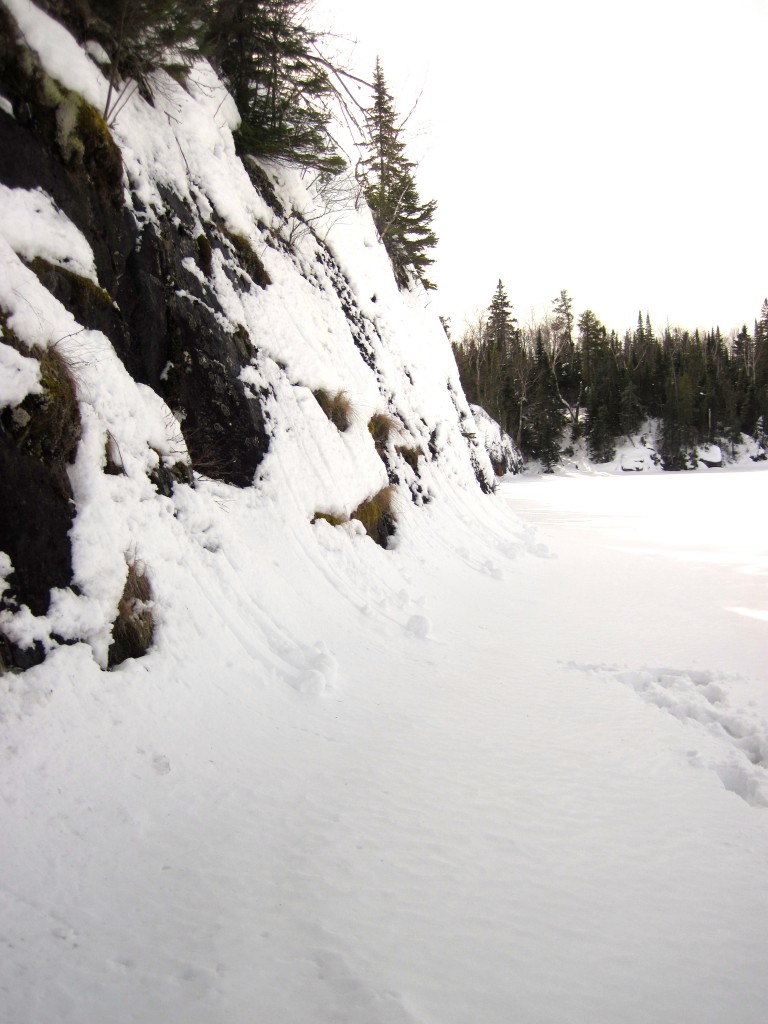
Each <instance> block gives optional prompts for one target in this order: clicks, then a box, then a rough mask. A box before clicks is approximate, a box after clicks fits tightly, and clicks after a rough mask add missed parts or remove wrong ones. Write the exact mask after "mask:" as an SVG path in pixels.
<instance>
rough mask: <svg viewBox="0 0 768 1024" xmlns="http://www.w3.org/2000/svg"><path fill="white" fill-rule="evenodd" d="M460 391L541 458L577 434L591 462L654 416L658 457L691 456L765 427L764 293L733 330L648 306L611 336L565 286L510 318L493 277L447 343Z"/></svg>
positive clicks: (528, 453)
mask: <svg viewBox="0 0 768 1024" xmlns="http://www.w3.org/2000/svg"><path fill="white" fill-rule="evenodd" d="M453 349H454V353H455V355H456V360H457V362H458V365H459V372H460V374H461V380H462V384H463V385H464V390H465V392H466V394H467V397H468V399H469V401H470V402H473V403H474V404H476V405H480V406H482V407H483V408H484V409H485V410H486V411H487V412H488V413H490V415H491V416H493V417H494V418H495V419H496V420H498V422H499V423H500V424H501V426H502V427H503V428H504V430H506V431H507V432H508V433H509V434H511V436H512V437H513V438H514V440H515V441H516V443H517V445H518V447H519V448H520V450H521V452H522V453H523V455H524V457H525V458H528V459H538V460H540V461H541V463H542V464H543V465H544V467H545V468H546V469H551V468H552V467H553V466H554V465H555V464H556V463H557V462H558V461H559V459H560V457H561V454H562V452H563V445H564V444H565V445H569V444H572V443H573V442H575V441H577V440H578V439H579V438H582V437H583V438H584V439H585V441H586V445H587V449H588V452H589V455H590V457H591V458H592V459H593V460H594V461H595V462H609V461H610V460H611V459H612V458H613V456H614V454H615V448H616V442H617V440H618V439H620V438H621V437H624V436H628V435H631V434H633V433H635V432H636V431H637V430H638V429H639V428H640V427H641V426H642V424H643V423H644V422H645V421H646V420H648V419H655V420H658V421H659V423H660V431H661V433H660V437H659V444H660V450H659V455H660V457H661V459H662V463H663V465H664V468H665V469H685V468H688V467H690V466H692V465H695V449H696V446H697V445H699V444H701V443H703V442H714V441H718V440H726V441H729V442H736V441H738V440H739V439H740V437H741V434H742V433H744V434H749V435H751V436H752V437H755V438H757V439H758V440H759V441H760V442H762V443H764V442H765V440H766V434H767V433H768V299H767V300H766V301H765V302H763V305H762V310H761V312H760V317H759V319H757V320H756V321H755V323H754V328H753V330H752V331H750V330H749V329H748V327H747V326H746V325H745V326H744V327H742V328H741V330H740V331H739V332H738V334H736V336H735V337H733V336H730V337H724V336H723V334H722V333H721V331H720V329H719V328H716V329H714V330H710V331H706V332H702V331H700V330H694V331H687V330H681V329H679V328H670V327H666V328H664V330H663V331H661V332H660V333H657V332H656V331H654V328H653V326H652V325H651V322H650V319H649V317H648V316H647V315H646V316H645V318H643V317H642V315H640V314H639V315H638V319H637V327H636V328H635V330H633V331H627V332H626V333H625V334H624V335H623V336H619V335H618V334H617V333H616V331H609V330H608V329H607V328H606V327H605V326H604V325H603V324H602V323H601V322H600V320H598V318H597V316H596V315H595V314H594V313H593V312H592V311H591V310H587V311H586V312H584V313H582V314H581V316H580V317H579V318H578V322H576V320H575V318H574V315H573V302H572V300H571V297H570V296H569V294H568V292H567V291H562V292H560V294H559V295H558V297H557V298H556V299H555V300H554V301H553V306H552V311H551V314H550V315H548V316H546V317H545V318H544V320H543V321H542V322H541V323H538V324H534V325H531V326H526V327H521V326H520V325H519V324H518V322H517V320H516V318H515V317H514V316H513V315H512V307H511V305H510V303H509V300H508V297H507V293H506V291H505V288H504V285H503V284H502V282H501V281H499V284H498V286H497V288H496V292H495V294H494V296H493V300H492V302H491V304H490V306H489V307H488V310H487V312H486V314H485V315H484V316H482V317H481V319H480V321H479V322H478V323H477V324H475V325H474V326H472V327H470V328H469V329H468V330H467V331H466V332H465V334H464V336H463V337H462V338H461V340H460V341H459V342H458V343H455V344H454V346H453Z"/></svg>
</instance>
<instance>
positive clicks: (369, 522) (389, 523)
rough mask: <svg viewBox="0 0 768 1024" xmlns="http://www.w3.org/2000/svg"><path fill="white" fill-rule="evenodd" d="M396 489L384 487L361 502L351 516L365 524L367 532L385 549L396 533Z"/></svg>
mask: <svg viewBox="0 0 768 1024" xmlns="http://www.w3.org/2000/svg"><path fill="white" fill-rule="evenodd" d="M394 504H395V488H394V487H383V488H382V489H381V490H380V491H379V492H378V493H377V494H374V495H373V497H371V498H366V500H365V501H363V502H361V503H360V504H359V505H358V506H357V508H356V509H355V511H354V512H353V513H352V515H351V516H350V518H351V519H357V520H358V521H359V522H361V523H362V524H363V527H364V528H365V532H366V533H367V534H368V536H369V537H370V538H371V540H374V541H376V543H377V544H379V545H381V547H383V548H385V547H386V546H387V541H388V540H389V538H390V537H391V536H392V534H393V533H394V532H395V520H396V517H395V508H394Z"/></svg>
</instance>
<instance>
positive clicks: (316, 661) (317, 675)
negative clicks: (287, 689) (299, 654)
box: [291, 640, 339, 695]
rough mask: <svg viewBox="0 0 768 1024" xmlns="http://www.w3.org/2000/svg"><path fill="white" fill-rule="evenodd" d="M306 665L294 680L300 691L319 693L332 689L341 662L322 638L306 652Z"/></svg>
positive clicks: (296, 688) (293, 684) (293, 682)
mask: <svg viewBox="0 0 768 1024" xmlns="http://www.w3.org/2000/svg"><path fill="white" fill-rule="evenodd" d="M305 661H306V667H305V668H304V670H303V671H302V672H300V673H299V674H298V675H297V676H295V677H294V679H293V680H292V684H291V685H292V686H293V688H294V689H295V690H298V691H299V693H304V694H309V695H317V694H320V693H325V691H326V690H332V689H333V688H334V686H335V685H336V679H337V677H338V674H339V663H338V661H337V660H336V658H335V657H334V656H333V655H332V654H331V652H330V651H329V650H328V648H327V647H326V645H325V644H324V643H323V642H322V640H320V641H318V642H317V643H316V644H315V645H314V647H310V648H308V649H307V651H306V654H305Z"/></svg>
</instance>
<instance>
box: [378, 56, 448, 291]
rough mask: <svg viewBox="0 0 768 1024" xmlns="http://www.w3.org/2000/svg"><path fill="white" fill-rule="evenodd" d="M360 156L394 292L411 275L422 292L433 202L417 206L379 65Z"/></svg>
mask: <svg viewBox="0 0 768 1024" xmlns="http://www.w3.org/2000/svg"><path fill="white" fill-rule="evenodd" d="M365 126H366V136H367V137H366V139H365V141H364V142H363V148H364V151H365V154H366V155H365V157H364V159H363V160H362V161H361V163H360V170H359V173H360V176H361V179H362V183H363V189H364V193H365V198H366V200H367V202H368V205H369V206H370V208H371V213H372V214H373V220H374V223H375V225H376V230H377V231H378V233H379V237H380V238H381V240H382V241H383V243H384V245H385V247H386V250H387V253H388V254H389V258H390V260H391V262H392V267H393V270H394V272H395V278H396V280H397V283H398V284H399V285H400V287H405V285H407V284H408V282H409V279H410V277H411V275H415V276H416V277H417V278H418V279H419V280H420V281H421V282H422V284H423V285H424V286H425V287H427V288H432V287H434V285H433V284H432V283H431V282H430V281H429V280H428V279H427V278H426V276H425V272H426V269H427V267H429V266H430V264H432V263H433V262H434V261H433V259H432V258H431V257H430V256H429V255H428V252H427V250H429V249H432V248H433V247H434V246H435V245H437V236H436V235H435V233H434V231H433V229H432V219H433V217H434V214H435V209H436V207H437V203H436V202H435V201H434V200H430V201H429V202H426V203H422V202H421V200H420V198H419V193H418V190H417V188H416V178H415V171H416V165H415V164H414V163H413V162H412V161H411V160H409V159H408V157H407V156H406V152H405V143H404V142H403V139H402V134H403V126H402V124H401V123H399V121H398V115H397V111H396V109H395V104H394V100H393V98H392V95H391V93H390V92H389V90H388V89H387V84H386V82H385V80H384V72H383V70H382V67H381V61H380V60H379V59H378V58H377V59H376V67H375V69H374V73H373V103H372V105H371V106H370V107H369V108H368V110H367V111H366V114H365Z"/></svg>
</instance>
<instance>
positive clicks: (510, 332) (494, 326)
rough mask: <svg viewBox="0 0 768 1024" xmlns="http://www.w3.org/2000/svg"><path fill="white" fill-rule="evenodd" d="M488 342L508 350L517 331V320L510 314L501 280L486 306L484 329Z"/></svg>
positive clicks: (510, 308)
mask: <svg viewBox="0 0 768 1024" xmlns="http://www.w3.org/2000/svg"><path fill="white" fill-rule="evenodd" d="M485 334H486V339H487V341H488V343H489V344H491V345H495V346H496V347H497V348H498V349H500V350H501V351H503V352H508V351H509V350H510V349H511V347H512V344H513V342H514V341H515V340H516V339H517V337H518V334H519V331H518V329H517V320H516V319H515V317H513V316H512V306H511V305H510V302H509V299H508V298H507V292H506V289H505V288H504V285H503V283H502V281H501V280H500V281H499V283H498V284H497V285H496V291H495V292H494V293H493V299H492V300H491V304H490V306H489V307H488V323H487V326H486V329H485Z"/></svg>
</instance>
